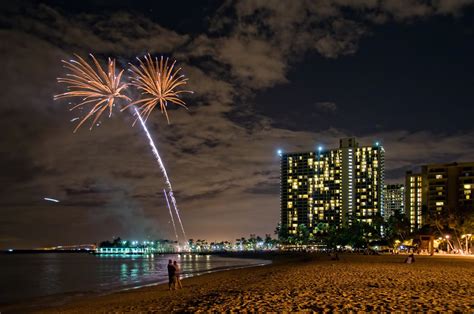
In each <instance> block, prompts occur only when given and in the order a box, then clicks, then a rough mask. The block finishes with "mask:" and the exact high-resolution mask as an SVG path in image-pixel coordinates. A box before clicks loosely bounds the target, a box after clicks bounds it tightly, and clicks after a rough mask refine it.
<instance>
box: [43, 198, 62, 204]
mask: <svg viewBox="0 0 474 314" xmlns="http://www.w3.org/2000/svg"><path fill="white" fill-rule="evenodd" d="M43 199H44V200H45V201H48V202H54V203H59V201H58V200H57V199H54V198H49V197H45V198H43Z"/></svg>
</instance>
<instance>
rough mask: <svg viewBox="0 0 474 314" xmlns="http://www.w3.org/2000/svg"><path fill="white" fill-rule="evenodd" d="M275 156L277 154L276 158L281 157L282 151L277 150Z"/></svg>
mask: <svg viewBox="0 0 474 314" xmlns="http://www.w3.org/2000/svg"><path fill="white" fill-rule="evenodd" d="M277 154H278V156H280V157H281V156H282V155H283V150H281V149H279V150H277Z"/></svg>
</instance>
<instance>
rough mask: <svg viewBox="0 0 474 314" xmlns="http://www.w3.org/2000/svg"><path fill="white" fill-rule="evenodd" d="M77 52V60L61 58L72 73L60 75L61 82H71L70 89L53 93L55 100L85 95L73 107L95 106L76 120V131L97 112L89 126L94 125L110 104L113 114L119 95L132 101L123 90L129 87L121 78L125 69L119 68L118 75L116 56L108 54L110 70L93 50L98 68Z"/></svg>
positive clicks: (109, 107) (68, 87)
mask: <svg viewBox="0 0 474 314" xmlns="http://www.w3.org/2000/svg"><path fill="white" fill-rule="evenodd" d="M75 56H76V58H77V59H78V60H74V59H72V60H70V61H65V60H61V61H62V62H63V63H64V64H65V65H64V67H65V68H66V69H68V70H70V71H71V73H68V74H66V76H67V77H66V78H61V77H60V78H58V79H57V80H58V83H66V84H69V85H68V86H67V89H68V92H66V93H62V94H59V95H55V96H54V99H55V100H57V99H62V98H74V97H80V98H82V99H81V100H80V103H78V104H76V105H75V106H73V107H72V108H71V109H70V110H74V109H76V108H82V107H83V106H84V105H91V106H92V109H90V111H89V112H88V113H87V114H86V115H85V116H84V118H82V120H81V121H80V122H79V123H78V124H77V126H76V128H75V129H74V132H76V131H77V129H79V127H80V126H81V125H82V124H83V123H84V122H85V121H86V120H87V119H89V118H90V117H92V116H94V115H95V118H94V120H93V122H92V124H91V127H90V129H92V128H93V127H94V124H95V123H96V122H97V120H98V119H99V118H100V116H101V115H102V113H103V112H104V111H105V110H106V109H107V108H108V109H109V117H110V116H111V115H112V108H113V107H114V105H115V101H116V100H117V99H118V98H122V99H124V100H127V101H131V99H130V98H128V97H127V96H125V95H122V94H121V93H122V92H123V90H124V89H126V88H127V85H128V84H126V83H122V82H120V80H121V78H122V74H123V70H122V71H120V72H119V74H118V75H115V59H110V58H109V60H108V64H107V73H105V71H104V70H103V69H102V67H101V66H100V64H99V62H98V61H97V59H96V58H95V57H94V56H93V55H92V54H90V56H91V58H92V60H93V62H94V65H95V69H94V68H93V67H92V66H90V65H89V64H88V63H87V61H85V60H84V59H82V58H81V57H80V56H78V55H75Z"/></svg>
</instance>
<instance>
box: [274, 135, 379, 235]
mask: <svg viewBox="0 0 474 314" xmlns="http://www.w3.org/2000/svg"><path fill="white" fill-rule="evenodd" d="M383 181H384V149H383V147H382V146H380V145H379V144H378V143H377V144H376V145H373V146H359V145H358V143H357V142H356V140H355V138H345V139H341V140H340V143H339V148H338V149H331V150H323V149H318V150H317V151H311V152H302V153H283V154H281V226H282V228H285V229H287V230H288V233H289V234H290V235H291V234H296V232H297V227H298V226H299V225H301V224H303V225H305V226H306V227H307V228H308V229H309V230H310V232H312V233H313V232H314V231H315V227H317V226H318V224H319V223H327V224H329V225H332V226H334V227H336V228H340V227H342V226H350V225H351V224H352V223H353V222H354V221H356V220H357V221H362V222H367V223H369V224H371V223H372V222H373V219H374V218H375V217H377V216H381V215H383V191H382V190H383Z"/></svg>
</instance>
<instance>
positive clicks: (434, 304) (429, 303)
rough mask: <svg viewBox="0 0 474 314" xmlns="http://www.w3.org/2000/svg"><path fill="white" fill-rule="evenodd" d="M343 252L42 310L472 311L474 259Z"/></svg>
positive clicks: (92, 297)
mask: <svg viewBox="0 0 474 314" xmlns="http://www.w3.org/2000/svg"><path fill="white" fill-rule="evenodd" d="M404 259H405V256H403V255H400V256H364V255H341V256H340V260H339V261H332V260H330V258H329V257H328V256H321V255H313V256H308V255H307V256H305V257H301V256H298V257H288V258H281V257H280V258H276V259H275V260H274V263H273V264H272V265H268V266H262V267H252V268H247V269H237V270H230V271H224V272H218V273H213V274H208V275H202V276H198V277H194V278H188V279H184V280H182V283H183V286H184V287H183V289H181V290H176V291H168V286H167V285H158V286H155V287H147V288H141V289H137V290H131V291H126V292H120V293H115V294H112V295H107V296H101V297H98V296H91V297H87V298H84V299H81V300H78V301H74V302H73V303H70V304H67V305H64V306H61V307H55V308H47V309H42V310H41V312H62V313H92V312H116V313H119V312H173V311H175V312H183V311H184V312H196V311H219V312H222V311H317V312H322V311H376V312H381V311H417V312H418V311H422V312H426V311H442V312H444V311H459V312H463V313H472V312H473V311H474V297H473V296H474V281H473V278H474V257H444V256H434V257H429V256H417V257H416V263H414V264H404V263H403V261H404Z"/></svg>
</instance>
